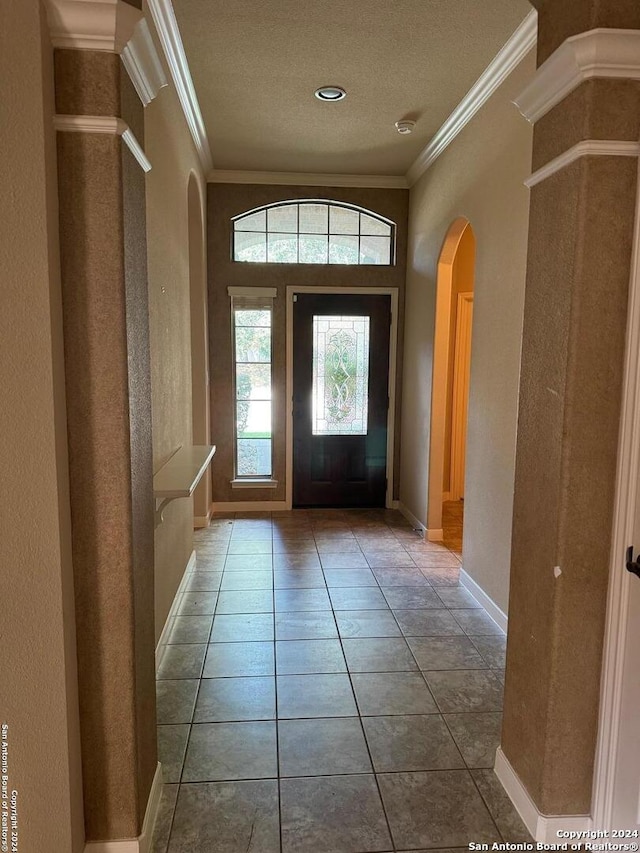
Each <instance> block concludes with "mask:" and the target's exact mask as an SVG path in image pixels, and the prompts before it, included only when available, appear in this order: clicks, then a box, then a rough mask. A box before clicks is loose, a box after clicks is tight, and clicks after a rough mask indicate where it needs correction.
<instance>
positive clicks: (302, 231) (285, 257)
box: [233, 199, 395, 266]
mask: <svg viewBox="0 0 640 853" xmlns="http://www.w3.org/2000/svg"><path fill="white" fill-rule="evenodd" d="M394 237H395V226H394V224H393V223H392V222H390V221H389V220H388V219H385V218H384V217H382V216H378V215H377V214H375V213H373V212H371V211H366V210H363V209H361V208H359V207H355V206H353V205H347V204H338V203H335V202H334V203H332V202H327V201H322V200H313V199H312V200H308V201H301V202H292V201H287V202H281V203H278V204H272V205H268V206H266V207H264V208H261V209H259V210H252V211H250V212H249V213H246V214H243V215H242V216H238V217H236V218H235V219H234V220H233V260H234V261H241V262H245V263H270V264H351V265H353V264H371V265H374V266H390V265H391V264H393V262H394Z"/></svg>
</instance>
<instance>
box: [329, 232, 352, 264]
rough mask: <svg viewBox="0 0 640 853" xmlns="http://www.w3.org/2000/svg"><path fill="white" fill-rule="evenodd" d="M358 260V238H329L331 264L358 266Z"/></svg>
mask: <svg viewBox="0 0 640 853" xmlns="http://www.w3.org/2000/svg"><path fill="white" fill-rule="evenodd" d="M358 260H359V256H358V238H357V237H339V236H338V237H334V236H331V237H329V263H330V264H357V263H358Z"/></svg>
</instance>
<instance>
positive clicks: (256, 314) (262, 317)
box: [236, 308, 271, 327]
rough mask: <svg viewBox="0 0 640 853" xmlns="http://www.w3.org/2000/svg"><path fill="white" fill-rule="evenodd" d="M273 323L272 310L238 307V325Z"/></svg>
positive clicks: (267, 325)
mask: <svg viewBox="0 0 640 853" xmlns="http://www.w3.org/2000/svg"><path fill="white" fill-rule="evenodd" d="M270 325H271V311H269V309H268V308H265V309H264V310H260V309H255V308H236V326H265V327H269V326H270Z"/></svg>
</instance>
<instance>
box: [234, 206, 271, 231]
mask: <svg viewBox="0 0 640 853" xmlns="http://www.w3.org/2000/svg"><path fill="white" fill-rule="evenodd" d="M233 228H234V230H235V231H266V230H267V212H266V211H265V210H259V211H258V212H257V213H249V214H248V215H247V216H243V217H242V218H241V219H236V221H235V222H234V223H233Z"/></svg>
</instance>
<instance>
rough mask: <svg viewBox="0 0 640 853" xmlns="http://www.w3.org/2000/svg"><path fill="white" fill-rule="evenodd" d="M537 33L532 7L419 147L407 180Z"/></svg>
mask: <svg viewBox="0 0 640 853" xmlns="http://www.w3.org/2000/svg"><path fill="white" fill-rule="evenodd" d="M537 35H538V13H537V12H536V11H535V9H533V10H532V11H531V12H529V14H528V15H527V17H526V18H525V19H524V21H523V22H522V23H521V24H520V26H519V27H518V29H517V30H516V31H515V32H514V34H513V35H512V36H511V38H510V39H509V40H508V41H507V42H506V44H505V45H504V47H503V48H502V49H501V50H500V52H499V53H498V54H497V55H496V56H495V58H494V59H493V60H492V61H491V63H490V64H489V65H488V66H487V68H486V69H485V71H484V72H483V73H482V74H481V75H480V77H479V78H478V79H477V81H476V82H475V83H474V84H473V86H472V87H471V89H469V91H468V92H467V94H466V95H465V96H464V98H463V99H462V100H461V101H460V103H459V104H458V106H457V107H456V108H455V110H454V111H453V112H452V113H451V115H450V116H449V118H448V119H447V120H446V121H445V122H444V124H443V125H442V126H441V127H440V129H439V130H438V131H437V132H436V134H435V135H434V136H433V137H432V138H431V139H430V140H429V142H428V143H427V145H426V146H425V148H423V149H422V151H421V152H420V154H419V155H418V157H417V158H416V160H415V161H414V163H413V165H412V166H411V167H410V168H409V171H408V172H407V182H408V184H409V186H413V184H415V182H416V181H417V180H418V179H419V178H420V177H421V176H422V175H423V174H424V173H425V172H426V171H427V169H428V168H429V166H431V165H432V163H433V162H434V161H435V160H436V159H437V158H438V157H439V156H440V155H441V154H442V152H443V151H444V150H445V148H446V147H447V146H448V145H450V144H451V143H452V142H453V140H454V139H455V138H456V136H457V135H458V134H459V133H460V131H461V130H462V129H463V128H464V127H465V126H466V125H467V124H468V123H469V122H470V121H471V119H472V118H473V117H474V115H475V114H476V113H477V112H478V110H479V109H480V108H481V107H482V106H483V105H484V104H485V103H486V102H487V101H488V100H489V98H490V97H491V95H493V93H494V92H495V91H496V89H497V88H498V86H500V85H501V83H503V82H504V81H505V80H506V79H507V77H508V76H509V74H511V72H512V71H513V69H514V68H515V67H516V66H517V65H518V64H519V63H520V62H521V61H522V60H523V59H524V57H525V56H526V55H527V54H528V53H529V51H530V50H531V49H532V48H533V47H534V46H535V44H536V40H537Z"/></svg>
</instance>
